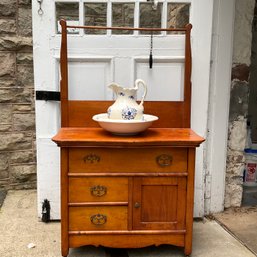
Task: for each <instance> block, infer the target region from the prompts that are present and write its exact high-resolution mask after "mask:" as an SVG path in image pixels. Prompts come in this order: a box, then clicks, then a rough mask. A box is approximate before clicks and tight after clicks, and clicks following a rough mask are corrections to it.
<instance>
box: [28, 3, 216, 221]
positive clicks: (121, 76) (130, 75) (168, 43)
mask: <svg viewBox="0 0 257 257" xmlns="http://www.w3.org/2000/svg"><path fill="white" fill-rule="evenodd" d="M32 3H33V42H34V76H35V90H36V91H39V90H45V91H59V57H60V56H59V52H60V33H59V32H60V31H59V30H60V28H59V26H58V20H60V19H61V18H65V19H66V20H68V24H69V23H70V24H73V25H75V24H79V25H84V24H85V25H104V26H134V27H147V26H148V27H163V28H166V27H167V26H170V25H173V24H174V25H175V26H182V25H184V24H185V23H187V22H188V21H189V22H190V23H192V24H193V30H192V56H193V70H192V84H193V92H192V117H191V124H192V128H193V129H194V130H195V131H196V132H197V133H199V134H200V135H201V136H205V135H206V125H207V109H208V90H209V68H210V48H211V32H212V10H213V1H212V0H191V1H190V0H187V1H185V0H176V1H171V0H170V1H168V0H163V1H159V2H158V4H157V8H156V9H157V10H154V8H152V5H153V3H152V2H147V1H145V0H144V1H139V0H136V1H131V0H127V1H125V0H119V1H116V0H115V1H111V0H95V1H85V0H65V1H64V0H63V1H55V0H44V1H43V2H42V4H41V6H40V5H39V3H38V1H33V2H32ZM40 8H41V9H40ZM39 10H40V11H39ZM149 17H151V18H150V19H149ZM99 33H100V34H99ZM150 38H151V36H150V35H149V34H148V35H145V34H141V33H140V32H137V31H134V32H132V33H130V32H129V31H121V32H119V34H117V33H115V32H112V31H110V30H108V31H107V32H106V31H98V34H96V32H95V31H84V30H79V31H77V30H72V31H70V32H69V35H68V49H69V51H68V59H69V98H70V99H71V100H109V99H112V98H113V95H112V92H111V91H109V90H108V89H107V88H106V85H107V84H109V83H110V82H112V81H115V82H117V83H119V84H121V85H123V86H126V87H128V86H133V83H134V80H135V79H136V78H142V79H144V80H145V81H146V83H147V84H148V95H147V98H146V100H153V101H154V100H163V101H166V100H173V101H179V100H182V99H183V70H184V44H185V43H184V42H185V41H184V36H183V35H170V34H167V33H166V32H162V33H160V34H154V35H153V57H154V63H153V67H152V69H150V68H149V62H148V60H149V52H150ZM171 84H172V85H173V86H172V87H170V85H171ZM139 95H140V92H139ZM139 97H140V96H139ZM36 127H37V132H36V134H37V163H38V165H37V172H38V215H39V216H40V217H41V208H42V202H43V200H44V199H48V200H49V201H50V205H51V219H59V218H60V212H59V209H60V208H59V207H60V206H59V205H60V200H59V199H60V192H59V191H60V183H59V175H60V173H59V149H58V148H57V147H56V145H55V144H54V143H53V142H51V138H52V137H53V136H54V135H55V134H56V133H57V131H58V129H59V127H60V110H59V103H58V102H55V101H36ZM203 181H204V165H203V146H202V147H201V148H199V149H198V150H197V160H196V182H195V185H196V187H195V189H196V190H195V216H203V214H204V206H203V204H204V193H203V192H204V184H203Z"/></svg>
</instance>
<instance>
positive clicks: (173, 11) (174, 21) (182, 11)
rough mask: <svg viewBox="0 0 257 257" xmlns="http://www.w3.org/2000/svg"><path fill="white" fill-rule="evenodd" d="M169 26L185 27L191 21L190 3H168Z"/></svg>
mask: <svg viewBox="0 0 257 257" xmlns="http://www.w3.org/2000/svg"><path fill="white" fill-rule="evenodd" d="M167 9H168V15H167V27H168V28H184V27H185V26H186V25H187V24H188V23H189V15H190V4H188V3H185V4H184V3H168V8H167Z"/></svg>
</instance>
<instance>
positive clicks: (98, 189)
mask: <svg viewBox="0 0 257 257" xmlns="http://www.w3.org/2000/svg"><path fill="white" fill-rule="evenodd" d="M90 192H91V195H93V196H97V197H100V196H103V195H106V193H107V187H105V186H101V185H97V186H93V187H90Z"/></svg>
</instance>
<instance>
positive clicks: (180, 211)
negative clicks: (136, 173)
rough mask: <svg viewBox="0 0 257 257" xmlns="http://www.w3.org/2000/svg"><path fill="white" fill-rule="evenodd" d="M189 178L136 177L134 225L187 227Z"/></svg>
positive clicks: (138, 227)
mask: <svg viewBox="0 0 257 257" xmlns="http://www.w3.org/2000/svg"><path fill="white" fill-rule="evenodd" d="M185 196H186V178H181V177H175V178H174V177H170V178H167V177H165V178H134V183H133V206H132V208H133V229H153V230H159V229H170V230H177V229H184V227H185V225H184V221H185V209H186V199H185Z"/></svg>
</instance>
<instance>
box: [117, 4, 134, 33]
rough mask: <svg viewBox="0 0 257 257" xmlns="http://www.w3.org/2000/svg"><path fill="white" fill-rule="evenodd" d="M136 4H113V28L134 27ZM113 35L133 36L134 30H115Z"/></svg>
mask: <svg viewBox="0 0 257 257" xmlns="http://www.w3.org/2000/svg"><path fill="white" fill-rule="evenodd" d="M134 8H135V4H134V3H112V26H113V27H132V28H133V27H134ZM112 34H133V30H113V31H112Z"/></svg>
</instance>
